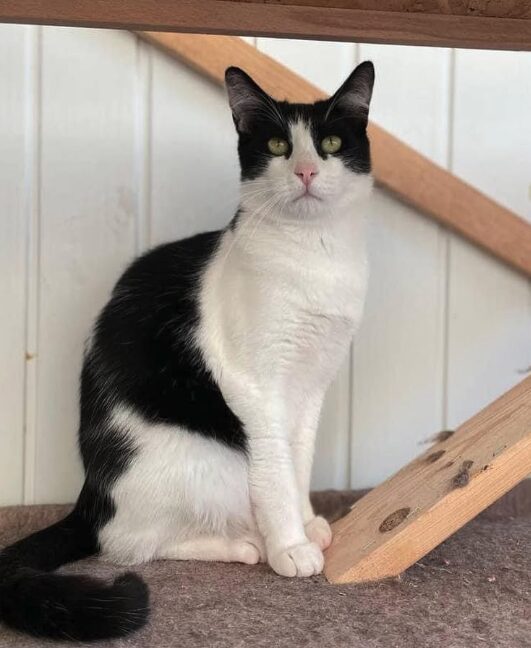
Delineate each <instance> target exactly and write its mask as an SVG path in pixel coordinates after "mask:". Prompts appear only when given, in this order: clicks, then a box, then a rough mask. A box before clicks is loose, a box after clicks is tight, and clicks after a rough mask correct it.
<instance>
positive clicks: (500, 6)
mask: <svg viewBox="0 0 531 648" xmlns="http://www.w3.org/2000/svg"><path fill="white" fill-rule="evenodd" d="M372 4H373V3H369V2H368V1H364V2H352V3H351V2H348V1H347V0H309V1H303V0H298V1H296V2H291V1H288V2H263V1H258V0H248V1H238V0H201V1H200V2H198V1H197V0H179V1H178V2H175V0H112V1H109V0H76V2H72V0H3V1H2V2H0V22H18V23H39V24H45V25H71V26H77V27H108V28H112V29H143V30H156V31H174V32H189V33H212V34H240V35H258V36H276V37H288V38H290V37H291V38H293V37H295V38H313V39H324V40H345V41H350V42H352V41H354V42H371V43H398V44H409V45H438V46H442V47H470V48H487V49H516V50H524V49H527V50H528V49H531V21H530V20H529V8H528V6H526V4H527V3H525V2H523V1H520V2H517V1H516V0H499V1H498V2H496V3H492V2H485V3H478V2H465V1H464V0H462V1H460V2H456V3H454V2H452V3H448V2H442V0H441V1H440V2H434V1H433V0H432V1H431V2H428V3H418V2H413V0H406V1H405V2H403V3H402V2H400V3H399V2H398V0H387V1H386V2H385V3H382V6H380V7H378V8H376V9H375V8H374V7H373V6H371V5H372ZM374 4H376V3H374ZM494 5H495V6H496V8H495V9H491V7H493V6H494Z"/></svg>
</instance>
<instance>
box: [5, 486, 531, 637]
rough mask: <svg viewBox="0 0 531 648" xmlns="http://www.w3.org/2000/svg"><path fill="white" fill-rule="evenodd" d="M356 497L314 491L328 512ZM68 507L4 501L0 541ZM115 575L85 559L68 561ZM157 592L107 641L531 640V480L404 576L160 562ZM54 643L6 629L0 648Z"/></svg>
mask: <svg viewBox="0 0 531 648" xmlns="http://www.w3.org/2000/svg"><path fill="white" fill-rule="evenodd" d="M356 496H357V495H356V494H355V493H350V492H348V493H344V492H343V493H336V492H326V493H318V494H316V496H315V502H316V506H317V508H318V509H319V510H320V511H321V512H323V513H325V514H326V515H327V516H328V517H329V518H335V517H337V516H339V515H341V514H342V513H343V512H345V511H346V510H347V508H348V506H349V504H350V503H352V502H353V501H354V499H355V497H356ZM64 512H65V507H59V506H47V507H43V506H40V507H12V508H4V509H0V545H5V544H7V543H9V542H12V541H13V540H15V539H16V538H19V537H21V536H22V535H24V534H27V533H28V532H30V531H34V530H36V529H38V528H40V527H42V526H45V525H46V524H49V523H50V522H52V521H55V520H56V519H58V517H60V516H61V515H62V514H63V513H64ZM65 571H69V572H90V573H91V574H93V575H100V576H103V577H105V576H110V575H111V574H113V573H115V572H116V569H115V568H113V566H111V565H105V564H102V563H99V562H98V561H96V560H87V561H83V562H81V563H78V564H76V565H72V566H69V567H68V568H66V569H65ZM138 571H139V572H141V573H142V575H143V577H144V578H145V579H146V581H147V582H148V584H149V586H150V589H151V605H152V614H151V620H150V623H149V625H148V626H147V627H146V628H144V629H143V630H142V631H141V632H139V633H137V634H136V635H133V636H131V637H129V638H128V639H126V640H120V641H109V642H100V643H98V644H94V645H96V646H107V647H109V648H111V647H112V648H125V647H126V646H127V647H129V648H133V647H139V646H142V647H144V646H145V647H150V648H151V647H153V648H170V647H172V648H173V647H175V648H206V647H208V648H210V647H212V648H222V647H223V648H239V647H241V648H243V647H246V648H247V647H255V646H256V647H258V646H259V647H263V648H272V647H279V648H284V647H285V648H288V647H289V648H298V647H303V646H304V647H305V648H323V647H326V648H328V647H336V646H340V647H345V648H347V647H348V648H394V647H397V648H402V647H403V648H424V647H426V648H428V647H430V648H438V647H439V646H440V647H444V648H475V647H476V646H477V647H478V648H485V647H491V646H492V647H493V648H526V647H531V482H529V481H528V482H527V483H524V484H521V485H520V486H519V487H518V488H516V489H514V490H513V491H512V492H511V493H509V495H507V496H506V497H505V498H503V499H502V500H500V502H498V503H497V504H495V505H494V506H493V507H491V508H490V509H489V510H488V511H486V512H485V513H483V514H482V515H480V516H479V517H478V518H476V519H475V520H473V521H472V522H470V523H469V524H468V525H467V526H466V527H464V528H463V529H462V530H461V531H459V532H458V533H456V534H455V535H454V536H453V537H452V538H450V539H449V540H447V541H446V542H445V543H443V544H442V545H441V546H439V547H438V548H437V549H435V550H434V551H433V552H432V553H431V554H429V555H428V556H426V557H425V558H424V559H423V560H422V561H420V562H419V563H417V564H416V565H414V566H413V567H412V568H411V569H409V570H408V571H407V572H406V573H405V574H403V575H402V576H400V577H399V578H396V579H392V580H389V581H386V582H382V583H376V584H369V585H341V586H333V585H329V584H328V583H327V582H326V581H325V579H324V577H321V576H319V577H314V578H310V579H296V580H290V579H285V578H281V577H280V576H276V575H275V574H274V573H273V572H271V570H270V569H269V568H268V567H267V566H265V565H259V566H244V565H236V564H229V565H226V564H212V563H187V562H169V561H168V562H155V563H152V564H149V565H145V566H144V567H142V568H141V569H139V570H138ZM50 645H55V644H53V642H42V641H37V640H34V639H31V638H28V637H25V636H22V635H18V634H16V633H13V632H11V631H9V630H7V629H5V628H4V627H2V626H1V625H0V647H1V648H22V647H24V648H26V647H27V648H35V647H36V646H50Z"/></svg>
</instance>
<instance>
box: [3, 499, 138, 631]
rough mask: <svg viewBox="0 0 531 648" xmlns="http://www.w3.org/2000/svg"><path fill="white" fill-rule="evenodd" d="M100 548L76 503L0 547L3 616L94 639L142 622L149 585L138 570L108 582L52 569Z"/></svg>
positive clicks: (16, 623) (30, 627) (18, 625)
mask: <svg viewBox="0 0 531 648" xmlns="http://www.w3.org/2000/svg"><path fill="white" fill-rule="evenodd" d="M97 552H98V542H97V537H96V532H95V531H94V527H93V525H91V524H90V523H89V522H88V521H87V520H86V517H85V516H84V515H83V514H82V513H80V511H79V508H76V510H74V511H73V512H72V513H71V514H70V515H68V516H67V517H66V518H65V519H64V520H61V521H60V522H57V524H54V525H53V526H51V527H48V528H47V529H43V530H42V531H38V532H37V533H34V534H33V535H31V536H28V537H27V538H24V539H23V540H20V541H19V542H17V543H15V544H13V545H11V546H10V547H7V548H6V549H4V550H3V551H1V552H0V621H3V622H4V623H5V624H6V625H9V626H11V627H12V628H15V629H16V630H21V631H22V632H26V633H28V634H31V635H34V636H37V637H50V638H53V639H68V640H71V641H91V640H95V639H107V638H112V637H121V636H123V635H126V634H128V633H130V632H133V631H134V630H137V629H138V628H140V627H142V626H143V625H144V624H145V622H146V620H147V616H148V612H149V602H148V590H147V587H146V585H145V583H144V582H143V581H142V580H141V579H140V578H139V577H138V576H136V575H135V574H132V573H127V574H123V575H122V576H119V577H118V578H117V579H116V580H115V581H114V583H112V584H107V583H105V582H103V581H101V580H97V579H95V578H90V577H88V576H70V575H61V574H50V573H48V572H51V571H53V570H54V569H57V567H60V566H61V565H64V564H66V563H69V562H74V561H76V560H80V559H81V558H86V557H87V556H92V555H94V554H96V553H97Z"/></svg>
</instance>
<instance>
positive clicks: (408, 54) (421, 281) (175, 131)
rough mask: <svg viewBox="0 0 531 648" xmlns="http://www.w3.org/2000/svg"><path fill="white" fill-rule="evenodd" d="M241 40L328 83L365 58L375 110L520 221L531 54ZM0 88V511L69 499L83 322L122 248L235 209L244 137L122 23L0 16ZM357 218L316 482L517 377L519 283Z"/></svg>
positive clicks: (530, 346) (207, 89)
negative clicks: (352, 335)
mask: <svg viewBox="0 0 531 648" xmlns="http://www.w3.org/2000/svg"><path fill="white" fill-rule="evenodd" d="M249 42H251V43H252V44H255V45H256V46H257V47H258V48H259V49H261V50H262V51H264V52H267V53H268V54H270V55H271V56H273V57H275V58H278V59H279V60H281V61H282V62H284V63H286V64H287V65H289V66H290V67H292V68H293V69H294V70H296V71H297V72H298V73H300V74H302V75H303V76H306V77H307V78H308V79H310V80H311V81H312V82H314V83H316V84H317V85H319V86H321V87H322V88H324V89H325V90H328V91H333V90H334V89H335V88H336V87H337V86H338V85H339V84H340V82H341V81H342V80H343V79H344V77H345V76H346V75H347V74H348V73H349V71H350V70H351V69H352V67H353V66H354V64H355V63H356V62H357V61H359V60H362V59H365V58H371V59H372V60H373V61H374V62H375V64H376V69H377V85H376V90H375V95H374V100H373V118H374V120H375V121H377V122H378V123H380V124H381V125H382V126H384V127H385V128H387V129H388V130H390V131H391V132H393V133H394V134H396V135H397V136H398V137H401V138H402V139H404V140H405V141H406V142H408V143H409V144H411V145H412V146H414V147H415V148H417V149H418V150H420V151H421V152H422V153H424V154H425V155H427V156H429V157H430V158H432V159H433V160H434V161H436V162H437V163H438V164H441V165H443V166H446V167H447V168H449V169H451V170H453V171H454V172H455V173H457V174H459V175H461V176H462V177H464V178H465V179H466V180H467V181H469V182H471V183H473V184H475V185H477V186H478V187H480V188H481V189H482V190H483V191H485V192H486V193H488V194H490V195H492V196H493V197H494V198H496V199H497V200H499V201H500V202H502V203H503V204H505V205H507V206H508V207H510V208H512V209H513V210H515V211H516V212H518V213H520V214H521V215H522V216H525V217H527V218H528V219H530V220H531V126H530V124H531V122H530V121H529V114H530V113H531V85H530V84H529V79H530V78H531V55H530V54H520V53H507V52H505V53H501V52H475V51H466V52H465V51H463V52H461V51H457V52H453V51H451V50H443V49H436V48H426V49H420V48H408V47H398V46H380V45H378V46H377V45H361V46H357V45H354V44H340V43H314V42H303V41H281V40H274V39H262V38H260V39H257V40H255V39H249ZM65 52H68V58H67V59H66V58H65ZM0 82H1V87H2V99H1V100H0V390H1V391H0V504H3V503H17V502H21V501H25V502H33V501H35V502H54V501H57V502H58V501H67V500H72V499H73V498H74V497H75V494H76V491H77V489H78V487H79V484H80V482H81V469H80V464H79V460H78V457H77V450H76V426H77V376H78V373H79V368H80V363H81V355H82V348H83V341H84V339H85V338H86V336H87V334H88V331H89V329H90V325H91V323H92V321H93V319H94V317H95V315H96V314H97V312H98V310H99V308H100V307H101V306H102V304H103V303H104V302H105V300H106V298H107V296H108V294H109V291H110V289H111V287H112V285H113V283H114V281H115V280H116V278H117V276H118V275H119V273H120V271H121V269H122V268H123V267H124V266H125V264H126V263H127V262H128V261H129V260H130V259H131V258H132V257H133V256H134V255H135V254H136V253H138V252H139V251H141V250H143V249H145V248H146V247H149V246H151V245H154V244H156V243H159V242H161V241H165V240H169V239H173V238H177V237H181V236H185V235H188V234H191V233H193V232H196V231H199V230H204V229H209V228H217V227H219V226H221V225H223V224H225V223H226V222H227V221H228V220H229V219H230V217H231V215H232V213H233V211H234V207H235V205H236V201H237V178H238V167H237V159H236V152H235V144H236V139H235V135H234V132H233V127H232V121H231V117H230V114H229V111H228V109H227V106H226V101H225V98H224V95H223V92H222V91H221V90H220V89H219V88H217V87H216V86H213V85H212V84H211V83H210V82H208V81H206V80H205V79H203V78H201V77H199V76H198V75H197V74H195V73H193V72H191V71H189V70H188V69H186V68H184V67H182V66H179V65H177V64H176V63H175V62H174V61H171V60H170V59H168V58H167V57H166V56H164V55H163V54H161V53H159V52H157V51H155V50H153V49H152V48H151V47H150V46H148V45H146V44H145V43H142V42H139V41H137V40H136V39H135V37H133V36H132V35H130V34H128V33H123V32H112V31H107V32H105V31H97V30H94V31H92V30H83V29H78V30H74V29H64V28H39V27H20V26H0ZM371 220H372V222H371V230H370V255H371V264H372V275H371V284H370V290H369V297H368V302H367V309H366V316H365V320H364V323H363V326H362V329H361V331H360V334H359V336H358V338H357V340H356V342H355V345H354V349H353V353H352V354H351V357H350V358H349V360H348V362H346V363H345V366H344V367H343V369H342V371H341V373H340V376H339V377H338V379H337V381H336V383H335V384H334V386H333V388H332V389H331V392H330V394H329V396H328V399H327V403H326V406H325V409H324V412H323V417H322V425H321V431H320V436H319V442H318V450H317V458H316V467H315V471H314V486H315V487H317V488H325V487H338V488H343V487H348V486H354V487H359V486H367V485H373V484H375V483H377V482H378V481H380V480H381V479H383V478H385V477H386V476H388V475H389V474H390V473H391V472H393V471H394V470H395V469H396V468H398V467H399V466H400V465H401V464H403V463H405V462H406V461H407V460H408V459H410V458H411V457H413V456H414V455H415V454H417V453H418V451H419V449H420V448H419V443H420V442H421V441H422V440H423V439H425V438H426V437H427V436H429V435H431V434H432V433H434V432H436V431H437V430H439V429H441V427H445V426H447V425H452V426H453V425H456V424H458V423H460V422H461V421H463V420H464V419H466V418H467V417H468V416H469V415H470V414H472V413H474V412H475V411H477V410H478V408H480V407H481V406H483V405H484V404H485V403H487V402H489V401H490V400H492V398H494V397H495V396H496V395H498V394H499V393H501V392H502V391H503V390H505V389H506V388H507V387H509V386H510V385H512V384H514V383H515V382H517V381H518V380H519V379H521V377H522V373H521V372H522V371H524V370H526V369H527V368H528V367H529V366H530V365H531V290H530V287H529V282H527V281H526V280H525V279H523V278H522V277H520V276H518V275H516V274H515V273H513V272H512V271H510V270H508V269H507V268H505V267H503V266H501V265H500V264H498V263H497V262H496V261H494V260H493V259H491V258H489V257H488V256H486V255H485V254H483V253H482V252H480V251H478V250H477V249H475V248H472V247H471V246H470V245H469V244H467V243H466V242H464V241H462V240H460V239H457V238H455V237H454V236H453V235H450V234H448V233H447V232H446V231H444V230H443V229H442V228H440V227H439V226H438V225H436V224H434V223H432V222H431V221H429V220H427V219H425V218H424V217H423V216H422V215H420V214H418V213H417V212H415V210H413V209H411V208H410V207H408V206H407V205H404V204H401V203H399V202H398V201H396V200H395V199H394V198H392V197H391V196H389V195H387V194H386V193H385V192H383V191H381V190H379V191H378V192H377V193H376V196H375V199H374V203H373V213H372V217H371Z"/></svg>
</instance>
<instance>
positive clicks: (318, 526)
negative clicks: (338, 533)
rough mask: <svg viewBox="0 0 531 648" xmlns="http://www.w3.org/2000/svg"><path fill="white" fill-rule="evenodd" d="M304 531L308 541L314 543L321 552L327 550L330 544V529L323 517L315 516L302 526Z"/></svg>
mask: <svg viewBox="0 0 531 648" xmlns="http://www.w3.org/2000/svg"><path fill="white" fill-rule="evenodd" d="M304 531H305V532H306V537H307V538H308V540H309V541H310V542H315V544H316V545H317V546H318V547H319V548H320V549H321V551H324V550H325V549H327V548H328V547H329V546H330V543H331V542H332V529H331V528H330V525H329V524H328V522H327V521H326V520H325V519H324V517H321V516H320V515H316V516H315V517H314V518H312V519H311V520H310V521H309V522H307V523H306V524H305V525H304Z"/></svg>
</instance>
